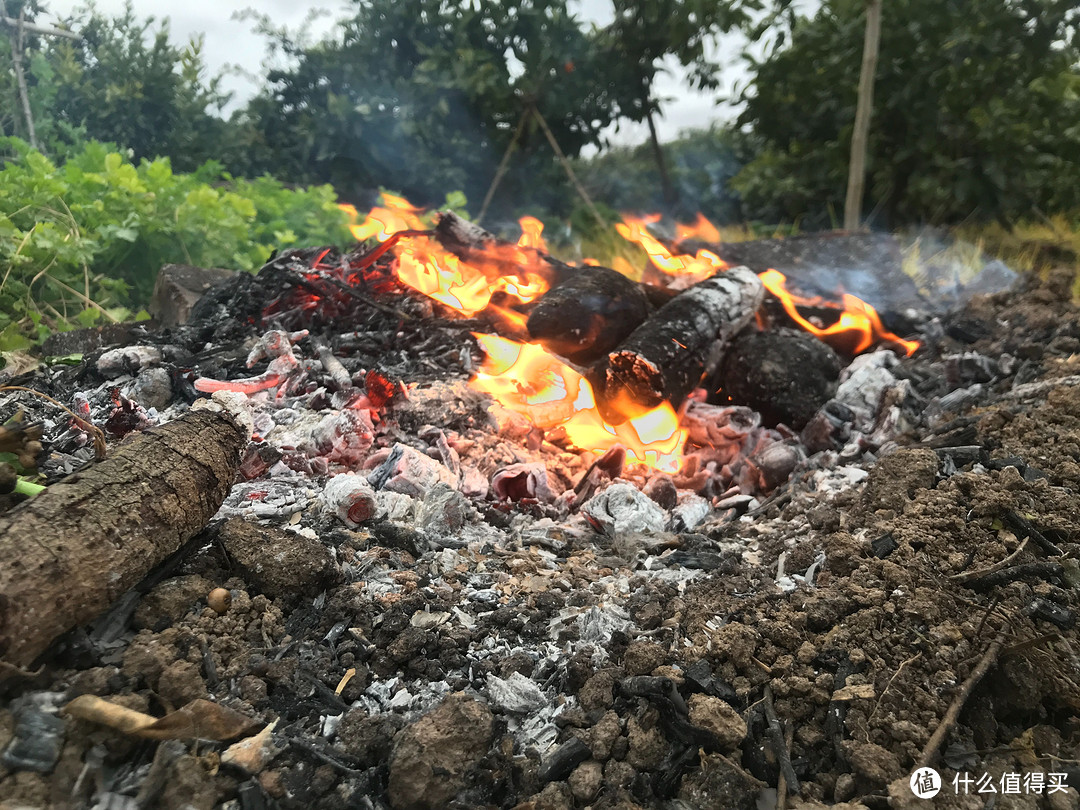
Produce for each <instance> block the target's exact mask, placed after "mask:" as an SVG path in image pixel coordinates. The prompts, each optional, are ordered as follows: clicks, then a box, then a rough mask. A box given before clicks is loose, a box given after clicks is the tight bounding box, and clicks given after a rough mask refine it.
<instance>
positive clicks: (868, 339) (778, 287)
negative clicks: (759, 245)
mask: <svg viewBox="0 0 1080 810" xmlns="http://www.w3.org/2000/svg"><path fill="white" fill-rule="evenodd" d="M758 277H759V278H760V279H761V281H762V283H763V284H764V285H765V289H767V290H768V291H769V292H771V293H772V294H773V295H775V296H776V297H777V298H778V299H779V300H780V303H781V304H782V305H783V307H784V311H785V312H787V314H788V315H789V316H790V317H791V319H792V320H793V321H795V322H796V323H797V324H799V326H801V327H802V328H803V329H805V330H806V331H807V332H810V333H811V334H813V335H816V336H817V337H819V338H821V339H822V340H824V341H825V342H826V343H829V344H830V345H832V346H833V347H835V348H838V349H841V350H844V351H848V352H850V353H851V354H859V353H860V352H864V351H866V350H867V349H869V348H870V347H871V346H873V345H874V344H876V343H881V342H889V343H896V344H899V345H900V346H901V347H903V349H904V351H905V352H906V353H907V354H908V355H911V354H913V353H914V352H915V350H916V349H917V348H919V344H918V342H917V341H914V340H904V339H903V338H900V337H897V336H896V335H894V334H893V333H892V332H889V331H888V330H887V329H886V328H885V327H884V326H883V325H882V323H881V317H880V316H879V315H878V314H877V310H875V309H874V308H873V307H872V306H870V305H869V304H868V303H866V302H865V301H863V300H862V299H861V298H856V297H855V296H854V295H850V294H848V293H844V294H843V312H842V313H841V314H840V318H839V320H837V321H836V323H834V324H832V325H831V326H827V327H824V328H822V327H819V326H815V325H814V324H812V323H810V321H808V320H807V319H806V318H804V317H803V316H802V315H801V314H800V313H799V310H798V309H796V307H798V306H817V307H822V306H825V307H834V308H838V307H837V305H836V304H834V303H832V302H829V301H825V300H824V299H822V298H805V297H802V296H798V295H795V294H794V293H791V292H788V289H787V278H786V277H785V276H784V274H783V273H781V272H779V271H777V270H766V271H765V272H764V273H761V274H759V276H758Z"/></svg>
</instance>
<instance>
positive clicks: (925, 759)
mask: <svg viewBox="0 0 1080 810" xmlns="http://www.w3.org/2000/svg"><path fill="white" fill-rule="evenodd" d="M1004 644H1005V633H1004V632H1001V633H998V635H997V638H995V639H994V640H993V641H992V642H991V643H990V646H989V647H987V648H986V652H985V653H983V657H982V658H980V659H979V663H978V664H976V665H975V669H973V670H971V674H970V675H968V677H967V680H966V681H964V684H963V686H961V687H960V691H959V692H957V693H956V697H954V698H953V702H952V704H950V706H949V710H948V711H947V712H945V716H944V717H943V718H941V723H939V724H938V727H937V728H936V729H935V730H934V733H933V734H932V735H931V736H930V739H929V740H928V741H927V743H926V747H925V748H923V750H922V754H920V755H919V764H918V766H917V767H919V768H926V767H929V766H930V765H931V764H932V763H933V761H934V759H935V758H936V757H937V752H938V749H939V748H941V744H942V743H943V742H945V737H946V736H948V734H949V732H950V731H951V730H952V727H953V726H955V725H956V721H957V718H959V717H960V712H961V711H962V710H963V708H964V704H965V703H967V699H968V698H969V697H971V693H972V692H974V691H975V687H976V686H978V685H979V681H981V680H982V679H983V676H984V675H985V674H986V673H987V672H988V671H989V669H990V667H992V666H993V665H994V664H995V663H996V662H997V659H998V655H999V654H1000V653H1001V648H1002V646H1003V645H1004Z"/></svg>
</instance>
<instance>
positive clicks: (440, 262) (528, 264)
mask: <svg viewBox="0 0 1080 810" xmlns="http://www.w3.org/2000/svg"><path fill="white" fill-rule="evenodd" d="M382 202H383V205H382V206H378V207H375V208H372V209H371V211H370V212H368V215H367V218H366V219H365V220H364V221H363V222H360V223H354V224H353V225H350V226H349V229H350V231H351V232H352V235H353V237H354V238H355V239H356V240H357V241H361V242H362V241H366V240H367V239H372V238H374V239H376V240H378V241H379V242H385V241H386V240H388V239H389V238H390V237H391V236H393V235H394V234H396V233H399V232H401V231H422V230H424V229H425V225H424V222H423V221H422V220H421V218H420V215H421V214H422V213H423V209H420V208H417V207H416V206H414V205H412V204H411V203H410V202H409V201H408V200H406V199H405V198H404V197H398V196H396V195H393V194H387V193H386V192H383V194H382ZM339 207H340V208H341V209H342V210H343V211H345V212H346V213H348V214H349V215H350V216H351V217H353V219H358V218H359V214H358V213H357V211H356V208H355V207H354V206H351V205H340V206H339ZM520 223H521V229H522V236H521V239H520V240H519V242H518V244H517V246H514V245H492V246H491V247H490V248H489V249H488V250H487V251H486V253H485V254H484V255H479V256H477V257H474V258H473V259H472V260H470V261H466V260H465V259H462V258H461V257H460V256H457V255H455V254H453V253H450V252H448V251H446V250H444V249H443V248H442V246H441V245H439V243H438V242H437V241H435V240H434V239H430V238H429V237H427V236H416V235H410V236H404V237H402V238H401V239H400V240H399V241H398V242H397V243H396V244H395V245H394V246H393V248H392V250H393V252H394V256H395V259H396V261H395V271H396V272H397V277H398V279H399V280H400V281H401V282H403V283H404V284H408V285H409V286H410V287H412V288H413V289H415V290H418V291H419V292H422V293H423V294H424V295H426V296H428V297H430V298H434V299H435V300H436V301H440V302H441V303H443V304H446V305H447V306H448V307H451V308H453V309H456V310H457V311H459V312H461V313H462V314H463V315H466V316H472V315H475V314H476V313H477V312H480V311H481V310H483V309H485V308H486V307H487V306H488V304H489V303H490V301H491V298H492V296H493V295H495V294H496V293H500V292H502V293H506V294H507V295H509V296H511V297H513V298H516V299H517V300H518V301H519V302H521V303H528V302H529V301H532V300H534V299H536V298H537V297H539V296H540V295H543V294H544V292H546V291H547V288H548V281H547V279H546V278H545V277H544V276H543V275H542V274H541V272H540V270H541V269H542V268H541V263H540V259H539V257H538V255H537V252H536V251H537V250H544V241H543V239H542V238H541V236H540V234H541V231H542V230H543V228H544V226H543V223H541V222H540V220H538V219H535V218H533V217H523V218H522V219H521V221H520ZM511 267H512V268H516V271H517V272H513V271H509V272H508V271H507V270H508V268H511Z"/></svg>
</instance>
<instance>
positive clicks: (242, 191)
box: [0, 138, 351, 343]
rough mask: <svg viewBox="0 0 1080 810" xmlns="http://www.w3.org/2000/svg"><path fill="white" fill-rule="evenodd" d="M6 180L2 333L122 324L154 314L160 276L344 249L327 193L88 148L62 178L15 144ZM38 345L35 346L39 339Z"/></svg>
mask: <svg viewBox="0 0 1080 810" xmlns="http://www.w3.org/2000/svg"><path fill="white" fill-rule="evenodd" d="M0 149H3V150H4V151H14V153H15V154H16V157H15V158H14V159H12V160H10V161H9V162H8V163H7V164H6V165H5V166H3V168H2V169H0V331H3V333H4V334H6V335H7V336H8V338H9V340H8V343H10V342H11V341H10V339H11V338H13V337H14V333H15V330H16V329H20V328H21V329H23V330H24V332H25V331H29V332H34V331H36V332H37V333H39V334H40V333H41V332H42V331H45V330H47V329H61V330H62V329H67V328H71V327H72V326H73V325H78V324H84V325H85V324H88V323H93V322H94V321H95V320H97V319H99V318H101V317H108V318H113V319H120V318H123V317H126V316H128V315H129V314H130V309H133V308H138V307H141V306H143V305H145V304H146V302H147V301H148V300H149V296H150V293H151V291H152V289H153V285H154V280H155V278H156V276H157V272H158V270H159V269H160V267H161V265H163V264H166V263H168V262H182V263H187V264H195V265H202V266H208V267H226V268H230V269H239V270H254V269H257V268H258V267H260V266H261V265H262V264H263V263H264V262H265V261H266V260H267V258H268V257H269V255H270V253H271V251H272V250H274V249H275V248H283V247H289V246H291V245H298V244H347V243H349V242H350V241H351V239H350V236H349V232H348V229H347V228H346V226H345V222H346V217H345V214H344V213H343V212H342V211H341V210H340V209H338V207H337V204H336V202H337V198H336V195H335V193H334V190H333V189H332V188H331V187H330V186H318V187H313V188H308V189H300V190H292V189H286V188H284V187H283V186H282V185H281V184H280V183H279V182H278V181H276V180H274V179H273V178H270V177H262V178H260V179H258V180H252V181H248V180H233V179H232V178H231V177H229V176H228V175H227V174H224V173H223V172H222V171H221V167H220V166H219V165H217V164H215V163H213V162H211V163H207V164H205V165H203V166H202V167H201V168H199V169H198V170H197V171H195V172H192V173H191V174H175V173H173V171H172V168H171V166H170V163H169V160H168V159H167V158H158V159H155V160H153V161H148V160H143V161H142V162H140V163H139V165H137V166H136V165H133V164H132V162H131V161H130V159H129V158H128V157H126V156H125V155H124V154H121V153H120V152H119V151H116V150H115V148H113V147H110V146H109V145H107V144H103V143H98V142H89V143H87V144H86V145H85V146H84V147H83V149H82V151H81V152H79V153H78V154H75V155H73V156H72V157H70V158H69V159H68V160H67V162H66V163H64V164H63V165H62V166H58V165H56V164H54V163H53V162H52V161H50V160H49V159H48V158H46V157H45V156H44V155H42V154H41V153H39V152H36V151H34V150H31V149H30V148H29V147H28V146H27V145H26V144H25V143H23V142H22V141H19V140H17V139H14V138H8V139H3V140H2V141H0ZM32 336H36V335H32Z"/></svg>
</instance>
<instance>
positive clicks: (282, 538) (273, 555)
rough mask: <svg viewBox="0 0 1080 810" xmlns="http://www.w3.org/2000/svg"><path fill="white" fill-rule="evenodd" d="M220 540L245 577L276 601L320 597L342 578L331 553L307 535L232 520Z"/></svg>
mask: <svg viewBox="0 0 1080 810" xmlns="http://www.w3.org/2000/svg"><path fill="white" fill-rule="evenodd" d="M220 539H221V542H222V544H223V545H224V546H225V550H226V551H227V552H228V553H229V556H230V557H232V559H233V561H234V562H235V563H236V564H237V565H238V566H239V567H240V568H241V569H242V570H243V572H244V575H245V578H246V579H247V580H248V581H249V582H250V583H251V584H252V585H254V586H255V587H256V588H258V589H259V590H260V591H262V592H263V593H264V594H266V595H267V596H269V597H270V598H272V599H275V598H277V597H280V596H294V595H300V596H308V597H311V596H316V595H318V594H319V593H320V592H322V591H324V590H326V589H327V588H328V587H330V586H331V585H333V584H335V583H336V582H337V581H338V580H339V579H340V578H341V574H340V571H339V570H338V568H337V565H336V564H335V563H334V558H333V556H332V555H331V553H330V550H329V549H328V548H327V547H326V546H324V545H323V544H322V543H320V542H319V541H318V540H311V539H309V538H307V537H304V536H303V535H299V534H294V533H292V532H286V531H282V530H280V529H275V528H273V527H270V526H262V525H259V526H255V525H252V524H250V523H247V522H245V521H243V520H241V519H240V518H232V519H230V520H227V521H225V524H224V525H223V526H222V527H221V534H220Z"/></svg>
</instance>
